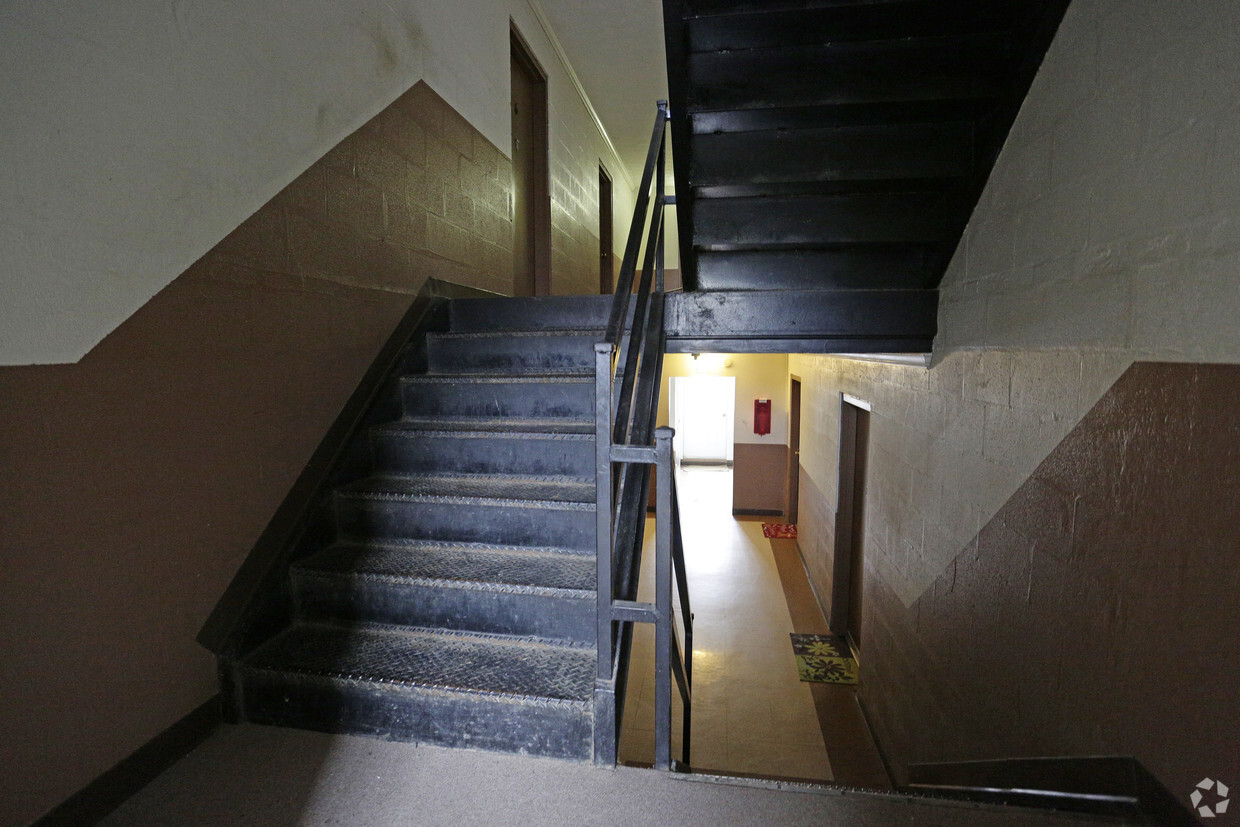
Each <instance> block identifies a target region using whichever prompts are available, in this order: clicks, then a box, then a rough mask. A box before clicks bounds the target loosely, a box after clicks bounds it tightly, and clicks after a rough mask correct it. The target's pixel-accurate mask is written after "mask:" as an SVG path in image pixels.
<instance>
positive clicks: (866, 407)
mask: <svg viewBox="0 0 1240 827" xmlns="http://www.w3.org/2000/svg"><path fill="white" fill-rule="evenodd" d="M840 398H841V399H843V400H844V401H845V402H847V403H848V404H849V405H852V406H854V407H857V408H860V409H861V410H863V411H872V410H874V409H873V408H872V407H871V406H870V403H869V402H866V401H865V400H864V399H861V398H859V397H856V396H853V395H852V394H848V393H841V394H840Z"/></svg>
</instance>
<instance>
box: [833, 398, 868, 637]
mask: <svg viewBox="0 0 1240 827" xmlns="http://www.w3.org/2000/svg"><path fill="white" fill-rule="evenodd" d="M869 440H870V413H869V411H867V410H865V409H864V408H861V407H859V406H857V405H854V404H852V403H850V402H848V401H843V402H841V405H840V467H839V500H838V507H837V509H836V514H835V565H834V573H835V586H834V589H833V594H832V596H831V628H832V630H833V631H835V633H836V634H839V635H843V636H844V637H846V638H848V640H849V641H850V642H851V643H852V646H853V648H854V649H856V650H858V651H860V649H861V619H862V607H863V597H864V594H865V589H864V585H865V480H866V464H867V457H868V454H869Z"/></svg>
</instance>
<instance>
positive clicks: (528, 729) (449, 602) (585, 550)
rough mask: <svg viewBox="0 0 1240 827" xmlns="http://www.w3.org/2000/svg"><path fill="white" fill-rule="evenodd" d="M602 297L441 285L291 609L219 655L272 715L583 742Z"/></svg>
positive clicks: (295, 722)
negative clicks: (259, 636)
mask: <svg viewBox="0 0 1240 827" xmlns="http://www.w3.org/2000/svg"><path fill="white" fill-rule="evenodd" d="M609 310H610V301H609V299H608V298H607V297H580V298H573V299H563V298H561V299H488V300H455V301H453V302H452V304H451V305H450V308H449V314H448V316H449V318H450V319H451V329H450V330H448V331H445V332H442V333H435V334H431V335H430V336H429V337H428V339H427V347H426V357H427V372H426V373H420V374H411V375H405V376H401V377H399V381H398V383H397V390H395V391H394V393H399V396H400V400H399V401H400V410H401V411H402V412H403V415H402V416H401V418H400V419H397V420H394V421H390V422H385V423H381V424H378V425H374V426H372V427H371V428H370V429H369V431H368V433H367V435H366V444H367V446H368V447H369V451H370V459H371V465H370V473H369V474H367V475H365V476H362V477H361V478H360V479H354V480H353V481H352V482H347V483H344V484H341V485H339V486H338V487H337V488H336V489H335V491H334V493H333V496H332V497H331V498H330V500H329V504H328V505H327V506H326V508H327V512H326V513H325V515H324V521H325V522H328V523H330V524H331V525H332V526H333V528H334V535H335V536H334V541H330V540H329V542H328V543H327V545H326V546H325V547H319V548H317V549H313V548H312V549H310V550H309V553H307V554H306V555H305V556H302V557H301V558H300V559H297V560H296V561H295V562H294V563H293V564H292V565H291V566H290V568H289V571H288V578H289V580H288V589H289V593H290V594H291V597H292V601H291V602H292V605H293V610H294V614H295V617H294V622H293V624H292V625H291V626H289V627H288V628H286V629H285V630H284V631H283V632H282V633H280V634H279V635H277V636H276V637H274V638H272V639H270V640H268V641H267V642H265V643H263V644H261V645H260V646H259V647H258V648H256V649H255V650H254V651H252V652H251V653H249V654H248V655H247V656H245V657H244V658H242V659H241V660H239V661H237V662H233V663H231V664H230V665H229V669H230V670H231V671H230V672H228V674H231V676H232V683H233V685H234V688H235V693H236V701H235V704H236V706H237V708H238V712H239V714H240V715H242V716H244V717H245V718H247V719H249V720H252V721H257V722H262V723H272V724H283V725H289V726H300V727H306V728H311V729H320V730H327V731H333V732H352V733H359V734H368V735H375V736H379V737H384V738H393V739H401V740H415V741H420V740H425V741H432V742H435V743H440V744H447V745H451V746H473V747H481V748H486V749H497V750H506V751H515V752H529V753H535V754H539V755H551V756H559V757H567V758H574V759H580V760H583V759H587V758H589V757H590V756H591V755H592V754H593V743H592V738H593V725H594V723H593V722H594V718H593V715H594V712H593V697H592V694H593V681H594V672H595V669H596V664H595V659H596V650H595V647H594V640H595V634H596V609H595V585H596V583H597V572H596V564H595V554H594V543H595V531H596V526H595V518H594V511H595V503H594V462H595V457H594V427H595V426H594V374H593V370H594V343H595V342H596V341H598V340H600V339H601V338H602V335H601V333H600V330H601V328H602V326H603V325H605V324H606V322H607V313H608V312H609Z"/></svg>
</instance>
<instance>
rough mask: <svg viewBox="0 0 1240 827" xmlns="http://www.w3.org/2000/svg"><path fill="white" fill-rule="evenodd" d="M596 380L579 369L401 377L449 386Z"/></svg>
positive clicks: (590, 381) (590, 373) (425, 374)
mask: <svg viewBox="0 0 1240 827" xmlns="http://www.w3.org/2000/svg"><path fill="white" fill-rule="evenodd" d="M593 380H594V371H592V370H586V369H578V370H576V371H574V372H571V373H570V372H564V373H489V374H488V373H460V374H453V373H419V374H411V375H407V376H402V377H400V381H401V382H409V383H413V384H421V383H427V384H435V385H447V384H452V383H454V382H456V383H460V384H475V385H476V384H482V383H496V384H500V383H504V382H510V383H512V384H538V383H557V384H573V385H586V384H590V383H592V382H593Z"/></svg>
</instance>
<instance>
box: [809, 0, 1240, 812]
mask: <svg viewBox="0 0 1240 827" xmlns="http://www.w3.org/2000/svg"><path fill="white" fill-rule="evenodd" d="M1238 27H1240V18H1237V16H1236V15H1235V14H1234V10H1233V9H1229V8H1225V7H1223V6H1219V5H1215V4H1204V3H1190V4H1180V5H1175V6H1169V5H1157V4H1146V3H1137V2H1130V0H1076V2H1074V3H1073V4H1072V5H1071V6H1070V7H1069V9H1068V13H1067V16H1066V17H1065V19H1064V22H1063V25H1062V27H1061V29H1060V32H1059V34H1058V36H1057V38H1056V40H1055V42H1054V44H1053V45H1052V47H1051V49H1050V51H1049V52H1048V54H1047V57H1046V60H1045V63H1044V64H1043V67H1042V70H1041V72H1040V74H1039V76H1038V78H1037V80H1036V81H1035V83H1034V85H1033V88H1032V89H1031V91H1030V94H1029V97H1028V98H1027V100H1026V102H1025V105H1024V108H1023V109H1022V111H1021V113H1020V116H1019V117H1018V119H1017V121H1016V124H1015V126H1014V128H1013V131H1012V134H1011V136H1010V137H1009V140H1008V143H1007V145H1006V146H1005V148H1004V151H1003V153H1002V155H1001V156H1000V158H999V161H998V164H997V165H996V167H995V170H994V173H993V174H992V176H991V180H990V182H989V184H988V186H987V189H986V192H985V193H984V194H983V196H982V200H981V202H980V203H979V205H978V208H977V210H976V212H975V213H974V215H973V218H972V221H971V223H970V226H969V229H968V231H967V233H966V235H965V239H964V241H963V242H962V244H961V246H960V248H959V249H958V250H957V253H956V257H955V259H954V261H953V263H952V265H951V268H950V269H949V272H948V274H947V277H946V278H945V280H944V283H943V286H942V302H941V307H940V317H939V331H940V332H939V336H938V338H937V340H936V342H935V354H934V360H933V367H932V368H931V369H930V370H928V371H927V370H924V369H914V368H907V367H896V366H885V365H875V364H867V363H859V362H848V361H845V360H839V359H832V358H827V357H807V356H794V357H792V358H791V361H790V370H791V371H792V372H793V373H794V374H797V375H800V376H801V377H802V378H803V380H804V394H805V409H806V413H805V415H804V416H803V420H802V472H801V473H802V477H801V524H800V544H801V550H802V553H803V555H804V556H805V559H806V562H807V566H808V568H809V570H810V573H811V577H812V578H813V580H814V583H815V586H816V588H817V590H818V593H819V594H820V595H821V596H822V597H823V598H824V599H825V600H827V601H830V599H831V595H832V593H833V589H834V587H835V585H836V584H834V583H833V582H832V568H833V562H834V527H835V519H836V515H835V507H836V496H837V492H836V488H837V475H838V471H837V466H836V463H837V458H838V445H837V442H838V434H839V405H840V402H839V393H840V392H841V391H842V392H847V393H849V394H852V395H854V396H857V397H860V398H862V399H866V400H868V401H869V402H871V403H872V405H873V413H872V418H871V432H870V446H869V459H870V467H869V480H868V486H867V490H866V507H867V516H866V526H865V539H864V542H865V545H864V551H865V577H866V582H865V595H864V606H865V611H864V617H863V628H864V630H865V638H864V643H863V648H862V660H861V670H862V687H861V695H862V698H863V700H864V703H865V706H866V708H867V710H868V712H869V714H870V718H871V722H872V724H873V725H874V727H875V733H876V735H877V736H878V738H879V740H880V742H881V744H882V746H883V748H884V749H885V751H886V753H887V755H888V757H889V758H890V760H891V763H892V766H893V769H894V770H895V772H896V775H897V777H898V778H902V777H903V776H904V774H905V772H906V768H907V766H908V765H909V764H910V763H915V762H921V761H940V760H965V759H984V758H997V757H1004V756H1014V755H1058V754H1077V755H1080V754H1095V753H1122V754H1133V755H1135V756H1136V757H1137V758H1139V759H1140V760H1141V761H1143V762H1144V763H1145V764H1146V765H1147V766H1148V767H1149V768H1150V769H1151V770H1153V771H1154V772H1155V773H1156V774H1157V775H1158V776H1159V777H1160V778H1161V779H1162V780H1163V781H1164V782H1165V783H1166V784H1167V785H1168V786H1169V787H1170V788H1171V789H1172V791H1173V792H1176V793H1177V794H1179V795H1181V796H1182V797H1184V798H1185V799H1187V793H1188V792H1189V791H1190V789H1191V787H1192V785H1193V784H1195V783H1196V782H1197V781H1199V780H1200V779H1201V778H1202V777H1204V776H1210V777H1217V776H1227V775H1237V774H1240V772H1238V771H1240V764H1238V759H1237V755H1236V753H1235V750H1234V744H1233V743H1232V741H1233V740H1234V739H1233V737H1232V736H1233V734H1234V733H1235V732H1236V731H1238V730H1240V719H1238V718H1237V710H1236V707H1235V705H1234V704H1230V703H1228V702H1226V700H1225V698H1226V692H1227V690H1226V689H1225V687H1226V686H1227V685H1228V682H1229V681H1234V678H1235V677H1236V676H1237V675H1240V660H1238V659H1237V656H1236V654H1235V652H1234V647H1233V648H1227V647H1223V648H1219V647H1218V646H1216V647H1215V648H1213V649H1212V650H1210V651H1207V649H1208V648H1209V647H1208V646H1206V645H1203V644H1201V642H1200V641H1202V640H1211V641H1216V642H1219V641H1223V640H1227V639H1229V637H1230V636H1231V632H1230V631H1229V630H1232V629H1234V628H1235V627H1236V624H1237V622H1238V621H1240V608H1237V604H1236V601H1235V600H1234V599H1231V598H1228V597H1227V596H1226V595H1227V594H1228V593H1234V590H1235V587H1236V585H1237V582H1238V581H1237V578H1238V576H1240V575H1238V572H1240V558H1238V557H1237V555H1240V531H1238V530H1237V529H1236V527H1235V525H1234V523H1230V522H1228V521H1226V520H1219V519H1214V518H1212V517H1211V516H1210V515H1211V513H1212V511H1211V509H1215V508H1224V509H1225V508H1227V506H1225V505H1224V503H1225V502H1227V501H1229V500H1230V498H1231V497H1232V492H1233V491H1234V489H1235V487H1236V484H1237V483H1236V480H1237V479H1238V478H1240V459H1238V457H1237V454H1236V452H1235V450H1234V444H1235V435H1236V434H1240V419H1238V418H1237V414H1236V413H1235V411H1236V408H1235V406H1234V404H1232V403H1231V402H1230V401H1229V400H1231V399H1234V398H1235V397H1236V394H1237V388H1238V387H1240V368H1237V367H1236V363H1238V362H1240V327H1237V326H1236V325H1235V324H1234V321H1230V320H1234V319H1235V318H1236V316H1237V314H1238V313H1240V290H1238V289H1237V287H1236V285H1237V284H1240V279H1238V276H1240V253H1238V252H1237V251H1238V250H1240V222H1238V221H1237V219H1236V217H1235V215H1234V212H1235V205H1236V204H1238V203H1240V178H1237V176H1236V175H1235V174H1234V170H1235V169H1237V168H1240V167H1238V166H1237V163H1236V162H1237V160H1238V159H1237V158H1236V154H1237V152H1240V106H1237V102H1236V98H1235V95H1234V94H1233V93H1231V92H1230V91H1229V90H1232V89H1234V88H1236V85H1237V83H1240V53H1237V51H1236V50H1235V48H1234V43H1235V42H1236V40H1235V38H1236V36H1237V34H1238V31H1237V29H1238ZM1207 363H1218V365H1217V366H1209V367H1207V366H1206V364H1207ZM1203 400H1208V401H1205V402H1203ZM1185 423H1192V425H1191V426H1185ZM1229 446H1233V447H1229ZM1193 503H1197V504H1202V505H1200V506H1191V504H1193ZM1190 506H1191V507H1190ZM1204 572H1210V573H1211V574H1210V575H1209V576H1205V575H1204V574H1203V573H1204ZM1154 652H1159V653H1160V654H1159V655H1153V654H1152V653H1154Z"/></svg>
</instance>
